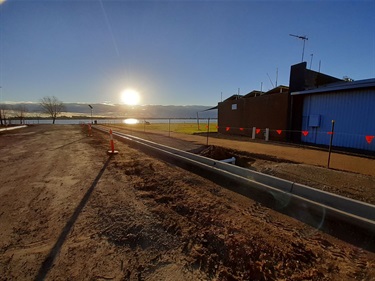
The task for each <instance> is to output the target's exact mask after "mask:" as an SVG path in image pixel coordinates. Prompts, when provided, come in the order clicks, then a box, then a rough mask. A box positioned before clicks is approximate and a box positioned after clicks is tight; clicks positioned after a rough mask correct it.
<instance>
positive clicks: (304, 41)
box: [289, 34, 309, 62]
mask: <svg viewBox="0 0 375 281" xmlns="http://www.w3.org/2000/svg"><path fill="white" fill-rule="evenodd" d="M289 36H293V37H296V38H298V39H301V40H303V48H302V62H303V57H304V55H305V43H306V40H309V38H307V37H306V35H304V36H301V35H294V34H289Z"/></svg>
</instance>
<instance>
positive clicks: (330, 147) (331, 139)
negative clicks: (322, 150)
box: [327, 120, 335, 169]
mask: <svg viewBox="0 0 375 281" xmlns="http://www.w3.org/2000/svg"><path fill="white" fill-rule="evenodd" d="M334 129H335V120H332V128H331V132H330V135H331V138H330V140H329V149H328V163H327V168H328V169H329V163H330V161H331V151H332V142H333V131H334Z"/></svg>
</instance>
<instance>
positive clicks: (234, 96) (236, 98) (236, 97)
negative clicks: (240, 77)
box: [223, 94, 242, 101]
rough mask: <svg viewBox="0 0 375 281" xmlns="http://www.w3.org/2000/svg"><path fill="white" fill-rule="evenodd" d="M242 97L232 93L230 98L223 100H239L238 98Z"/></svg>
mask: <svg viewBox="0 0 375 281" xmlns="http://www.w3.org/2000/svg"><path fill="white" fill-rule="evenodd" d="M240 98H242V96H241V95H237V94H235V95H232V96H230V97H229V98H227V99H225V100H223V101H228V100H238V99H240Z"/></svg>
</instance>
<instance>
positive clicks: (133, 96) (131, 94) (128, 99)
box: [121, 89, 141, 105]
mask: <svg viewBox="0 0 375 281" xmlns="http://www.w3.org/2000/svg"><path fill="white" fill-rule="evenodd" d="M140 99H141V97H140V96H139V94H138V92H137V91H134V90H131V89H126V90H124V91H122V93H121V101H122V102H123V103H125V104H127V105H137V104H139V101H140Z"/></svg>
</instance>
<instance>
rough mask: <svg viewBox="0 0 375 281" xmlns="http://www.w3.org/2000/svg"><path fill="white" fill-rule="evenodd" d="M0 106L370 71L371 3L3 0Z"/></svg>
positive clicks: (156, 100)
mask: <svg viewBox="0 0 375 281" xmlns="http://www.w3.org/2000/svg"><path fill="white" fill-rule="evenodd" d="M0 3H1V4H0V87H1V88H0V102H21V101H23V102H38V101H39V100H40V99H41V98H43V97H45V96H56V97H57V98H58V99H60V100H61V101H63V102H83V103H113V104H118V103H121V99H120V93H121V92H122V91H123V90H124V89H133V90H136V91H138V92H139V93H140V96H141V100H140V103H141V104H145V105H146V104H154V105H208V106H211V105H212V106H214V105H216V104H217V103H218V102H220V101H221V99H225V98H227V97H229V96H231V95H233V94H237V93H238V92H239V93H240V94H246V93H248V92H250V91H252V90H260V89H261V88H262V90H263V91H266V90H269V89H272V88H273V86H275V85H276V78H277V85H288V84H289V71H290V66H291V65H293V64H297V63H300V62H301V61H302V50H303V40H301V39H298V38H296V37H292V36H290V35H289V34H295V35H302V36H306V37H307V38H308V40H306V41H305V43H306V45H305V50H304V61H306V62H307V63H308V68H310V67H311V69H312V70H316V71H318V69H319V64H320V70H321V72H323V73H326V74H328V75H331V76H334V77H338V78H343V77H344V76H348V77H350V78H352V79H354V80H361V79H368V78H375V31H374V30H375V16H374V14H375V1H374V0H371V1H354V0H353V1H297V0H295V1H225V0H222V1H177V0H176V1H152V0H149V1H121V0H116V1H112V0H77V1H73V0H65V1H59V0H39V1H33V0H27V1H26V0H23V1H17V0H6V1H0Z"/></svg>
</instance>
